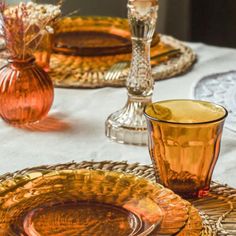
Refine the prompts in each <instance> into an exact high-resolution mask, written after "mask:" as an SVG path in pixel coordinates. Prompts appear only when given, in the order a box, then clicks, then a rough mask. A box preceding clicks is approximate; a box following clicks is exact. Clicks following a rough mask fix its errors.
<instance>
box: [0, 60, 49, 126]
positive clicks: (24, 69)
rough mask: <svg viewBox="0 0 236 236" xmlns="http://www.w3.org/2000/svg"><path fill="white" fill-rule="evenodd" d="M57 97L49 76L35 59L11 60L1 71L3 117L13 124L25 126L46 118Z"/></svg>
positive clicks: (1, 109) (0, 84) (1, 114)
mask: <svg viewBox="0 0 236 236" xmlns="http://www.w3.org/2000/svg"><path fill="white" fill-rule="evenodd" d="M53 97H54V89H53V84H52V81H51V79H50V77H49V76H48V74H47V73H46V72H45V71H44V70H43V69H41V68H40V67H39V66H37V65H36V64H35V59H34V58H33V57H28V58H26V59H25V60H13V59H11V60H9V64H8V65H6V66H5V67H3V68H2V69H1V70H0V116H1V117H2V118H3V119H4V120H5V121H6V122H8V123H10V124H13V125H24V124H30V123H34V122H37V121H39V120H41V119H42V118H44V117H45V116H46V115H47V113H48V111H49V109H50V108H51V105H52V102H53Z"/></svg>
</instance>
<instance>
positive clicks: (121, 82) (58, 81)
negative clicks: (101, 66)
mask: <svg viewBox="0 0 236 236" xmlns="http://www.w3.org/2000/svg"><path fill="white" fill-rule="evenodd" d="M160 42H162V43H163V44H166V45H170V46H171V47H173V48H176V49H179V50H180V55H179V56H177V57H171V58H170V59H169V60H167V61H164V62H160V63H158V65H156V66H153V67H152V74H153V78H154V79H155V80H156V81H158V80H164V79H168V78H171V77H174V76H177V75H180V74H183V73H186V72H187V71H188V70H190V69H191V67H192V66H193V64H194V63H195V62H196V59H197V56H196V54H195V53H194V52H193V50H192V49H191V48H190V47H188V46H187V45H185V44H184V43H182V42H181V41H179V40H177V39H175V38H173V37H171V36H167V35H160ZM74 59H75V56H65V55H59V54H52V58H51V68H52V71H51V72H50V75H51V77H52V79H53V82H54V85H55V86H56V87H61V88H101V87H124V86H125V84H126V78H127V76H128V74H129V68H125V69H123V70H122V73H121V74H120V76H119V78H118V79H115V80H111V81H106V80H104V76H105V74H106V72H107V71H106V70H101V71H99V70H98V71H93V72H91V71H89V70H86V71H85V72H84V73H83V74H81V73H80V72H79V73H78V68H75V67H74V66H75V62H74ZM67 60H68V62H67ZM97 60H98V58H97ZM60 61H63V63H64V66H63V65H62V64H61V62H60ZM69 61H73V63H70V62H69ZM65 65H67V66H68V65H69V67H67V68H65ZM70 65H71V67H70ZM61 66H62V67H63V68H60V67H61ZM65 69H66V70H67V71H68V73H67V74H66V75H65V74H64V75H63V74H62V72H63V71H64V72H65ZM69 69H70V70H69ZM59 71H60V73H59ZM78 74H79V76H78Z"/></svg>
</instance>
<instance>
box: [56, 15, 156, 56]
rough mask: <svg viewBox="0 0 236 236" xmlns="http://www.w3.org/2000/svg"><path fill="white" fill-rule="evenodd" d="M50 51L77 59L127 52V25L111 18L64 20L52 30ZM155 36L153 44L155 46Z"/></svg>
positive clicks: (128, 40) (129, 45)
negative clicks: (52, 39)
mask: <svg viewBox="0 0 236 236" xmlns="http://www.w3.org/2000/svg"><path fill="white" fill-rule="evenodd" d="M55 31H56V34H55V39H54V40H55V41H54V51H56V52H59V53H63V54H69V55H80V56H99V55H114V54H123V53H130V52H131V39H130V37H131V35H130V30H129V25H128V21H126V20H124V19H120V18H112V17H110V18H109V17H65V18H63V19H61V20H60V21H58V22H57V25H56V26H55ZM158 41H159V37H158V36H157V35H156V37H155V40H154V42H153V44H157V43H158Z"/></svg>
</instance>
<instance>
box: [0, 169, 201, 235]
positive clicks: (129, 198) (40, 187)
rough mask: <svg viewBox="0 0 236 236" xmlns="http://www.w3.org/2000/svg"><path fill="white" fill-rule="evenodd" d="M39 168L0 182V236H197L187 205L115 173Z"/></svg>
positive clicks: (198, 222)
mask: <svg viewBox="0 0 236 236" xmlns="http://www.w3.org/2000/svg"><path fill="white" fill-rule="evenodd" d="M72 166H73V165H71V166H70V168H66V165H65V167H64V168H63V167H62V166H61V167H59V166H54V167H50V169H48V168H47V167H39V168H34V169H31V170H25V171H22V172H18V173H15V174H13V175H12V176H11V177H8V178H7V179H5V180H1V181H0V235H1V236H14V235H18V236H19V235H26V236H33V235H34V236H35V235H37V236H41V235H42V236H45V235H47V236H59V235H60V236H63V235H64V236H65V235H70V236H73V235H75V236H76V235H84V236H88V235H104V236H106V235H108V236H109V235H119V236H122V235H124V236H128V235H129V236H131V235H132V236H133V235H139V236H141V235H153V236H155V235H156V236H157V235H190V233H191V235H199V234H200V232H201V229H202V220H201V217H200V216H199V213H198V211H197V210H196V209H195V208H194V207H193V206H191V204H190V203H188V202H186V201H185V200H183V199H181V198H180V197H179V196H177V195H176V194H174V193H173V192H172V191H171V190H169V189H166V188H164V187H162V186H161V185H159V184H156V183H153V182H151V181H149V180H147V179H145V178H139V177H136V176H134V175H130V174H124V173H120V172H112V171H102V170H86V169H77V168H73V167H72Z"/></svg>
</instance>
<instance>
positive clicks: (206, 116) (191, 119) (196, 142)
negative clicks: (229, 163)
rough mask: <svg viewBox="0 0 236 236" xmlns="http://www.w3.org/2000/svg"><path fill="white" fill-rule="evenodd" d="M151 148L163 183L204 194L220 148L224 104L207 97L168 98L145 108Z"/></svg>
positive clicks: (192, 193)
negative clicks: (222, 105)
mask: <svg viewBox="0 0 236 236" xmlns="http://www.w3.org/2000/svg"><path fill="white" fill-rule="evenodd" d="M145 115H146V118H147V123H148V130H149V151H150V155H151V158H152V161H153V164H154V166H155V169H156V170H159V174H160V180H161V183H162V184H163V185H164V186H166V187H168V188H170V189H172V190H173V191H175V192H176V193H178V194H180V195H181V196H183V197H196V196H197V197H202V196H204V195H206V194H207V193H208V191H209V188H210V181H211V177H212V173H213V169H214V167H215V164H216V161H217V159H218V155H219V151H220V141H221V136H222V130H223V125H224V120H225V118H226V116H227V111H226V110H225V108H223V107H221V106H219V105H216V104H212V103H209V102H204V101H194V100H169V101H162V102H158V103H154V104H150V105H149V106H147V107H146V109H145Z"/></svg>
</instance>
